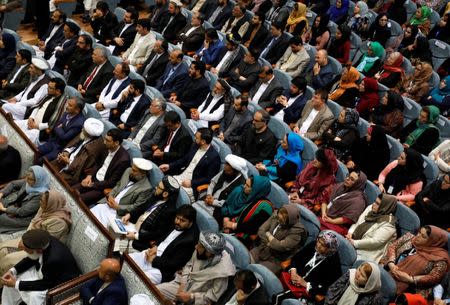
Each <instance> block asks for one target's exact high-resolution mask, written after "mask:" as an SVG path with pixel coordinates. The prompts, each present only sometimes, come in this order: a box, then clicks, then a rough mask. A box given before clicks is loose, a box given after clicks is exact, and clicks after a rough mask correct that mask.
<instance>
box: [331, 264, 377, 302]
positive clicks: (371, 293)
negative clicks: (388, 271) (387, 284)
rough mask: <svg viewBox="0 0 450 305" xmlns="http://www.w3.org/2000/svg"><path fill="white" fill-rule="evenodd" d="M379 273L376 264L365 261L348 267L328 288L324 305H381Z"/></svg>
mask: <svg viewBox="0 0 450 305" xmlns="http://www.w3.org/2000/svg"><path fill="white" fill-rule="evenodd" d="M380 288H381V273H380V269H379V267H378V265H377V264H375V263H372V262H365V263H363V264H361V265H360V266H359V267H358V269H349V270H348V271H347V272H346V273H345V274H344V275H342V276H341V277H340V278H339V279H338V280H337V281H336V282H334V284H333V285H331V286H330V288H328V292H327V296H326V298H325V303H324V304H325V305H344V304H345V305H366V304H371V305H381V304H383V296H382V295H381V293H380V292H379V290H380Z"/></svg>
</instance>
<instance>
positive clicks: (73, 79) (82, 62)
mask: <svg viewBox="0 0 450 305" xmlns="http://www.w3.org/2000/svg"><path fill="white" fill-rule="evenodd" d="M91 65H92V49H90V50H81V49H79V48H76V49H75V52H73V54H72V56H70V58H69V60H68V61H67V66H68V68H69V71H70V74H69V79H68V80H67V84H68V85H69V86H72V87H74V88H76V87H77V85H78V84H79V83H80V82H81V81H82V79H81V78H82V77H83V75H84V74H85V73H86V71H88V70H89V67H90V66H91ZM83 81H84V79H83Z"/></svg>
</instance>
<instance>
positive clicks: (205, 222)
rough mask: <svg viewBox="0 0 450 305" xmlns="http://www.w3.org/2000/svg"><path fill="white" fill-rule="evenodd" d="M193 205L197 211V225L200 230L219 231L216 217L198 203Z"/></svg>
mask: <svg viewBox="0 0 450 305" xmlns="http://www.w3.org/2000/svg"><path fill="white" fill-rule="evenodd" d="M193 207H194V208H195V210H196V211H197V227H198V229H199V230H200V231H205V230H212V231H214V232H219V224H218V223H217V221H216V220H215V219H214V217H212V216H211V215H209V214H208V212H206V210H204V209H203V208H201V207H198V206H197V205H193Z"/></svg>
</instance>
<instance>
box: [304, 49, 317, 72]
mask: <svg viewBox="0 0 450 305" xmlns="http://www.w3.org/2000/svg"><path fill="white" fill-rule="evenodd" d="M303 47H304V48H305V50H306V52H308V55H309V64H308V68H307V71H306V72H309V71H311V70H312V68H313V67H314V64H315V63H316V61H315V57H316V53H317V50H316V48H315V47H313V46H311V45H309V44H304V45H303Z"/></svg>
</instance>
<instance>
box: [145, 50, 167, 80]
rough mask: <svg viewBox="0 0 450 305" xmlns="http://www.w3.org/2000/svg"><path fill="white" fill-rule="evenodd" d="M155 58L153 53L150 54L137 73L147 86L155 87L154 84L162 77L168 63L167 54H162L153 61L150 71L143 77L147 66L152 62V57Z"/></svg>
mask: <svg viewBox="0 0 450 305" xmlns="http://www.w3.org/2000/svg"><path fill="white" fill-rule="evenodd" d="M155 56H156V53H155V52H152V53H150V56H149V57H148V58H147V60H146V61H145V63H144V65H143V66H142V68H140V69H139V70H138V73H139V74H141V75H142V76H143V77H144V78H145V82H146V83H147V86H153V87H154V86H156V82H157V81H158V79H159V78H160V77H161V76H162V75H163V73H164V71H165V70H166V67H167V63H168V62H169V53H168V52H164V53H163V54H161V56H160V57H159V58H158V59H157V60H155V62H154V63H153V64H152V66H151V67H150V69H149V70H148V72H147V74H146V75H144V74H143V73H144V71H145V68H146V67H147V65H148V64H149V63H150V62H151V61H152V59H153V57H155Z"/></svg>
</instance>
